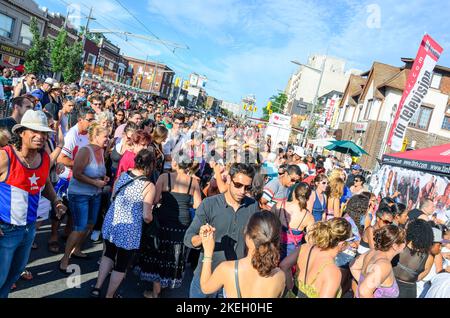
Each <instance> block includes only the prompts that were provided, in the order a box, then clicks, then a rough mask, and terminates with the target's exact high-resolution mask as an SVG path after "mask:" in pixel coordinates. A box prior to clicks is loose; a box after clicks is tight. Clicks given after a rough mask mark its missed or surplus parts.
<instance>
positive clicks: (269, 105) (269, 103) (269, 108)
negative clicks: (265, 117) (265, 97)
mask: <svg viewBox="0 0 450 318" xmlns="http://www.w3.org/2000/svg"><path fill="white" fill-rule="evenodd" d="M266 109H267V110H269V111H270V110H271V109H272V102H271V101H269V102H268V103H267V107H266Z"/></svg>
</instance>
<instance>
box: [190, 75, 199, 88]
mask: <svg viewBox="0 0 450 318" xmlns="http://www.w3.org/2000/svg"><path fill="white" fill-rule="evenodd" d="M197 82H198V75H197V74H191V76H190V77H189V84H190V86H197Z"/></svg>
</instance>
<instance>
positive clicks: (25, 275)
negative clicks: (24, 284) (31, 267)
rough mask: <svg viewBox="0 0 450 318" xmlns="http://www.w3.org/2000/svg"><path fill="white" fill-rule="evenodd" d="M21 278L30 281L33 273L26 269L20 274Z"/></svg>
mask: <svg viewBox="0 0 450 318" xmlns="http://www.w3.org/2000/svg"><path fill="white" fill-rule="evenodd" d="M20 278H21V279H23V280H28V281H30V280H32V279H33V274H31V272H30V271H27V270H24V271H23V272H22V274H20Z"/></svg>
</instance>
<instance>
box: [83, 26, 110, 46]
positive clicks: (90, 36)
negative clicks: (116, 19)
mask: <svg viewBox="0 0 450 318" xmlns="http://www.w3.org/2000/svg"><path fill="white" fill-rule="evenodd" d="M85 30H86V28H85V27H84V26H81V27H80V34H84V31H85ZM86 38H87V39H88V40H91V41H92V42H94V43H95V44H97V45H99V44H100V40H101V39H102V38H104V35H103V33H89V32H88V34H87V35H86Z"/></svg>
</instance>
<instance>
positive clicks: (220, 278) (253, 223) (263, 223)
mask: <svg viewBox="0 0 450 318" xmlns="http://www.w3.org/2000/svg"><path fill="white" fill-rule="evenodd" d="M214 231H215V228H214V227H211V226H210V225H208V224H206V225H203V226H202V227H201V228H200V236H201V238H202V245H203V250H204V258H203V263H204V264H203V266H202V272H201V276H200V286H201V289H202V292H203V293H204V294H212V293H214V292H216V291H218V290H220V289H221V288H224V295H225V296H226V297H227V298H277V297H281V296H282V294H283V291H284V287H285V276H284V273H283V271H281V270H280V268H279V267H278V263H279V261H280V252H279V245H280V233H281V224H280V221H279V219H278V218H277V217H276V216H275V215H274V214H272V213H268V212H256V213H254V214H253V215H252V216H251V217H250V220H249V221H248V224H247V227H246V229H245V244H246V246H247V249H248V254H247V256H246V257H244V258H242V259H239V260H235V261H225V262H222V263H220V265H219V266H217V268H216V269H215V270H214V272H213V273H211V265H212V256H213V252H214V246H215V240H214Z"/></svg>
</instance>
